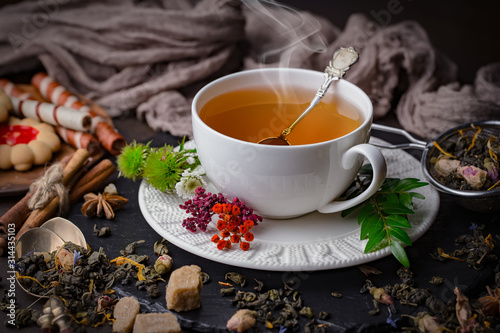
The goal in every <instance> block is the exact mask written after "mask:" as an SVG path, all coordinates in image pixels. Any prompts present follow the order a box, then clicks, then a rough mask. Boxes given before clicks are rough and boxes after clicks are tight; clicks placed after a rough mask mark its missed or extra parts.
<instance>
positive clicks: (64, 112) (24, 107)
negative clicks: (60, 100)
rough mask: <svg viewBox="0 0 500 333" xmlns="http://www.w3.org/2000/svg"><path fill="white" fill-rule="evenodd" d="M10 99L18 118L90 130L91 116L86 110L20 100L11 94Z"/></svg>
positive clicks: (77, 129) (83, 130)
mask: <svg viewBox="0 0 500 333" xmlns="http://www.w3.org/2000/svg"><path fill="white" fill-rule="evenodd" d="M10 99H11V101H12V106H13V111H14V114H15V115H16V116H17V117H19V118H34V119H38V120H40V121H43V122H45V123H48V124H51V125H54V126H62V127H65V128H69V129H72V130H76V131H81V132H88V131H89V130H90V126H91V123H92V117H91V116H90V115H89V114H88V113H87V112H81V111H78V110H74V109H70V108H68V107H65V106H61V105H54V104H50V103H44V102H38V101H33V100H20V99H19V98H17V97H13V96H11V97H10Z"/></svg>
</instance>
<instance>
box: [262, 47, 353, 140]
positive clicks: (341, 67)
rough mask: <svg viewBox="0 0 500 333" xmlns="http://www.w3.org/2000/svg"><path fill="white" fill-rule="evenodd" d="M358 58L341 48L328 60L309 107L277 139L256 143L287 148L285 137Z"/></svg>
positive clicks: (350, 49) (351, 50) (348, 49)
mask: <svg viewBox="0 0 500 333" xmlns="http://www.w3.org/2000/svg"><path fill="white" fill-rule="evenodd" d="M358 58H359V54H358V52H356V50H355V49H354V48H353V47H348V48H343V47H341V48H340V49H338V50H337V51H336V52H335V53H334V54H333V59H332V60H330V62H329V63H328V66H326V68H325V72H324V76H325V79H324V81H323V83H322V84H321V87H320V88H319V89H318V91H317V92H316V95H315V96H314V99H313V100H312V101H311V103H310V104H309V106H308V107H307V108H306V109H305V110H304V111H303V112H302V113H301V114H300V115H299V117H298V118H297V119H295V121H294V122H293V123H292V124H291V125H290V126H288V127H287V128H285V129H284V130H283V131H282V132H281V134H280V135H278V136H277V137H269V138H265V139H262V140H260V141H259V142H258V143H259V144H263V145H274V146H289V145H290V143H289V142H288V140H287V139H286V137H287V136H288V135H289V134H290V133H291V132H292V130H293V129H294V128H295V126H297V124H298V123H299V122H300V121H301V120H302V119H303V118H304V117H305V116H306V115H307V114H308V113H309V111H311V110H312V109H313V108H314V107H315V106H316V105H318V103H319V101H320V100H321V98H323V96H324V95H325V93H326V91H327V90H328V87H330V85H331V83H332V82H333V81H337V80H339V79H341V78H342V77H343V76H344V74H345V72H346V71H347V70H348V69H349V68H350V66H351V65H352V64H354V63H355V62H356V61H357V60H358Z"/></svg>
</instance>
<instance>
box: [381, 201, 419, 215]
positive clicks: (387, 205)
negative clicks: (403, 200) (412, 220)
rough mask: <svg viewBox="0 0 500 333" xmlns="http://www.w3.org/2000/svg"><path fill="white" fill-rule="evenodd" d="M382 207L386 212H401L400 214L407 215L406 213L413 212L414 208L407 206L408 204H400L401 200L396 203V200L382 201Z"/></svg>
mask: <svg viewBox="0 0 500 333" xmlns="http://www.w3.org/2000/svg"><path fill="white" fill-rule="evenodd" d="M379 206H380V209H381V210H382V211H383V212H384V213H386V214H400V215H405V214H413V213H414V212H413V210H412V209H409V208H407V207H406V206H404V205H402V204H400V203H399V202H397V203H394V202H386V201H384V202H381V203H380V204H379Z"/></svg>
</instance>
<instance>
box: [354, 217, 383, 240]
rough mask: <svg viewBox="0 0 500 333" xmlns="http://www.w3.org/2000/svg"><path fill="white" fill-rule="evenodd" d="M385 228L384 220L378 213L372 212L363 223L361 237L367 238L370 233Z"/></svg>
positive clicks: (372, 233) (375, 232)
mask: <svg viewBox="0 0 500 333" xmlns="http://www.w3.org/2000/svg"><path fill="white" fill-rule="evenodd" d="M383 228H384V221H382V218H381V217H380V216H379V215H378V214H371V215H369V216H367V217H366V218H365V219H364V222H363V223H362V224H361V230H360V239H365V238H366V237H367V236H369V235H374V234H377V233H378V232H379V231H380V230H382V229H383Z"/></svg>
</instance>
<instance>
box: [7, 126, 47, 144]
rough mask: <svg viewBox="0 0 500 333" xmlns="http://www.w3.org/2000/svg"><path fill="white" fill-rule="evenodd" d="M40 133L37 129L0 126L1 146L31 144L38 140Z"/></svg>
mask: <svg viewBox="0 0 500 333" xmlns="http://www.w3.org/2000/svg"><path fill="white" fill-rule="evenodd" d="M38 132H39V131H38V130H37V129H36V128H34V127H31V126H25V125H12V126H0V145H5V144H7V145H9V146H14V145H17V144H19V143H29V142H30V141H33V140H35V139H36V137H37V135H38Z"/></svg>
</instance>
